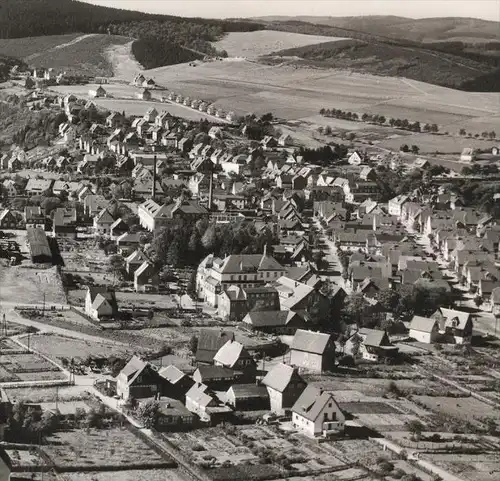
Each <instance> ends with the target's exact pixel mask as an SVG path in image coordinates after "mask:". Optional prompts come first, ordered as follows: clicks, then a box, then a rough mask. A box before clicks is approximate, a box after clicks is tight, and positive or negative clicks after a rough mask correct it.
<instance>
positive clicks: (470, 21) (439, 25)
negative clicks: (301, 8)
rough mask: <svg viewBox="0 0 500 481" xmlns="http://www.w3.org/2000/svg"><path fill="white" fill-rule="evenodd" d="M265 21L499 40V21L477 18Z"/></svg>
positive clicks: (430, 38) (406, 36) (411, 36)
mask: <svg viewBox="0 0 500 481" xmlns="http://www.w3.org/2000/svg"><path fill="white" fill-rule="evenodd" d="M257 20H259V21H265V22H271V23H274V22H280V23H282V22H290V21H293V22H305V23H312V24H319V25H328V26H330V27H336V28H342V29H347V30H356V31H359V32H365V33H369V34H372V35H377V36H383V37H389V38H394V39H401V40H409V41H412V42H439V41H464V42H490V41H500V24H499V23H498V22H491V21H487V20H481V19H477V18H460V17H445V18H422V19H413V18H405V17H395V16H364V17H317V16H314V17H313V16H299V17H283V16H281V17H261V18H259V19H257Z"/></svg>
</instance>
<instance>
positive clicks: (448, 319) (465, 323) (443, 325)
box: [431, 307, 473, 344]
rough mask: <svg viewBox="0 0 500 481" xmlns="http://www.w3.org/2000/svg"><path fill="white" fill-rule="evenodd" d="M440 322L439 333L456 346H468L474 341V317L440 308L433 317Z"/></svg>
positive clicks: (466, 313)
mask: <svg viewBox="0 0 500 481" xmlns="http://www.w3.org/2000/svg"><path fill="white" fill-rule="evenodd" d="M431 317H432V318H433V319H436V320H437V321H438V322H439V332H440V333H441V334H443V335H444V336H445V339H446V340H448V341H451V342H454V343H455V344H468V343H470V342H471V340H472V329H473V322H472V315H471V314H470V313H469V312H464V311H457V310H455V309H447V308H445V307H441V308H439V309H438V310H437V311H436V312H435V313H434V314H433V315H432V316H431Z"/></svg>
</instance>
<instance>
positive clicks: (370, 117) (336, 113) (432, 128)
mask: <svg viewBox="0 0 500 481" xmlns="http://www.w3.org/2000/svg"><path fill="white" fill-rule="evenodd" d="M319 113H320V115H322V116H323V117H333V118H336V119H342V120H350V121H351V122H360V121H361V122H367V123H370V124H378V125H390V126H391V127H394V128H397V129H401V130H410V131H412V132H431V133H437V132H439V127H438V125H437V124H424V125H423V126H422V125H421V124H420V122H418V121H417V122H410V121H409V120H408V119H398V118H390V119H387V118H386V117H385V116H384V115H379V114H368V113H364V114H362V115H361V117H360V116H359V114H357V113H356V112H350V111H345V110H340V109H324V108H323V109H321V110H320V111H319Z"/></svg>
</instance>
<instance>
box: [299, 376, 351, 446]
mask: <svg viewBox="0 0 500 481" xmlns="http://www.w3.org/2000/svg"><path fill="white" fill-rule="evenodd" d="M292 423H293V427H294V428H295V429H297V430H298V431H300V432H302V433H303V434H305V435H306V436H309V437H311V438H314V437H318V436H324V437H328V436H329V435H332V434H339V433H343V432H344V429H345V415H344V413H343V412H342V410H341V409H340V407H339V405H338V404H337V402H336V401H335V398H334V397H333V394H332V393H330V392H327V391H325V390H324V389H323V388H321V387H316V386H312V385H309V386H307V387H306V388H305V390H304V391H303V393H302V394H301V395H300V397H299V398H298V399H297V401H296V402H295V404H294V405H293V407H292Z"/></svg>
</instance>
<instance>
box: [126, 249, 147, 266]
mask: <svg viewBox="0 0 500 481" xmlns="http://www.w3.org/2000/svg"><path fill="white" fill-rule="evenodd" d="M146 260H148V258H147V257H146V254H144V252H142V251H141V250H140V249H137V250H135V251H134V252H132V254H130V255H129V256H128V257H127V258H126V259H125V262H126V263H127V264H129V263H132V262H133V263H134V264H142V263H143V262H144V261H146Z"/></svg>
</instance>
